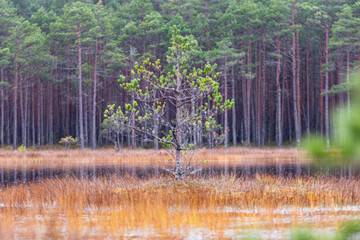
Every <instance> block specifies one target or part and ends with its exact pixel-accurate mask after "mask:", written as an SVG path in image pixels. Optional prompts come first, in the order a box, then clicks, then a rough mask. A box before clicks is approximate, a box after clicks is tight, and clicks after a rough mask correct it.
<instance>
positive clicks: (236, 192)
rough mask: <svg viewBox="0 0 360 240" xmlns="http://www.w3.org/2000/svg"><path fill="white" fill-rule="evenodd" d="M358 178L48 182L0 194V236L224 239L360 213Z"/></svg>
mask: <svg viewBox="0 0 360 240" xmlns="http://www.w3.org/2000/svg"><path fill="white" fill-rule="evenodd" d="M359 203H360V180H356V179H351V180H350V179H344V178H332V177H320V176H318V177H302V178H296V179H295V178H279V177H270V176H261V175H257V176H256V177H254V178H251V179H247V178H235V177H214V178H207V179H202V178H194V179H188V180H185V181H181V182H176V181H174V180H172V179H171V178H151V179H148V180H141V179H138V178H133V177H121V178H120V177H111V178H101V179H95V180H92V181H90V180H78V179H55V180H45V181H44V182H42V183H30V184H23V185H17V186H12V187H8V188H5V189H2V190H0V239H10V238H19V239H64V238H65V239H104V238H108V239H109V238H115V239H123V238H125V239H127V238H148V239H154V238H156V239H169V238H175V239H176V238H178V239H182V238H192V237H196V236H201V237H203V238H210V239H211V238H231V237H233V236H234V235H235V236H236V235H241V234H242V233H243V232H244V231H245V232H246V231H248V230H257V231H258V232H259V233H261V232H265V234H266V231H271V230H275V229H277V230H278V229H280V230H281V229H282V230H283V231H285V230H286V229H288V228H290V227H293V226H295V225H298V224H310V225H312V226H313V227H316V226H318V227H322V228H323V227H336V226H339V224H340V223H341V222H342V221H343V220H344V219H347V218H350V217H354V216H356V215H358V214H359V213H360V209H359V208H358V207H354V206H358V205H359Z"/></svg>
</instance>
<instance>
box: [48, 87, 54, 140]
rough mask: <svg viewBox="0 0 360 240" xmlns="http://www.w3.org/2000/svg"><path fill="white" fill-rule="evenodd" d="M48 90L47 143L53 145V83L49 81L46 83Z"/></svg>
mask: <svg viewBox="0 0 360 240" xmlns="http://www.w3.org/2000/svg"><path fill="white" fill-rule="evenodd" d="M48 91H49V99H48V101H49V113H48V119H49V144H50V146H51V147H53V146H54V129H53V128H54V126H53V124H54V119H53V85H52V82H50V81H49V83H48Z"/></svg>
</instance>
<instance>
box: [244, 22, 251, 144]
mask: <svg viewBox="0 0 360 240" xmlns="http://www.w3.org/2000/svg"><path fill="white" fill-rule="evenodd" d="M250 36H251V27H250V26H249V29H248V37H249V39H248V53H247V55H248V56H247V57H248V60H247V65H248V67H247V68H248V69H247V72H248V74H251V39H250ZM246 85H247V86H246V124H245V127H246V129H245V136H246V143H245V145H246V146H247V147H248V146H250V110H251V109H250V103H251V98H250V96H251V78H250V77H247V79H246Z"/></svg>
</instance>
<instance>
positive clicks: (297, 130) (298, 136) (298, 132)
mask: <svg viewBox="0 0 360 240" xmlns="http://www.w3.org/2000/svg"><path fill="white" fill-rule="evenodd" d="M294 7H295V3H294V4H293V5H292V9H291V13H292V25H293V26H294V25H295V23H294ZM296 66H297V65H296V37H295V32H293V33H292V72H293V104H294V122H295V137H296V146H297V147H300V141H301V140H300V139H301V129H300V125H299V119H298V118H299V115H298V112H299V109H298V106H299V105H298V98H297V96H298V95H297V94H298V91H297V72H296Z"/></svg>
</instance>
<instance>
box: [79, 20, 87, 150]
mask: <svg viewBox="0 0 360 240" xmlns="http://www.w3.org/2000/svg"><path fill="white" fill-rule="evenodd" d="M81 65H82V64H81V29H80V26H78V74H79V75H78V81H79V130H80V132H79V135H80V136H79V140H80V148H81V149H84V147H85V145H84V119H83V96H82V95H83V93H82V75H81Z"/></svg>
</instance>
